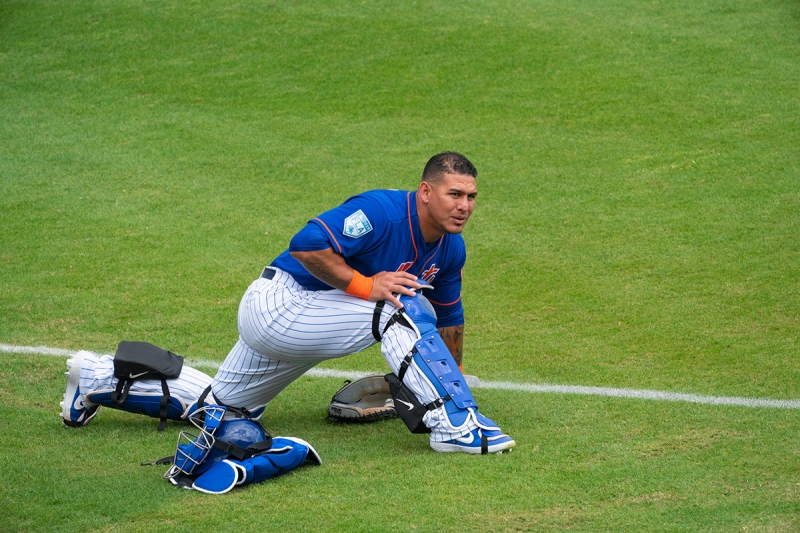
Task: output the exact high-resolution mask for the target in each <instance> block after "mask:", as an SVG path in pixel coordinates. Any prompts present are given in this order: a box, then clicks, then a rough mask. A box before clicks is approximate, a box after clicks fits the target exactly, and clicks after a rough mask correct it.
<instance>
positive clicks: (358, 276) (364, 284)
mask: <svg viewBox="0 0 800 533" xmlns="http://www.w3.org/2000/svg"><path fill="white" fill-rule="evenodd" d="M373 281H374V280H373V279H372V277H371V276H370V277H366V276H365V275H364V274H362V273H361V272H359V271H358V270H353V279H352V280H350V285H348V286H347V288H346V289H345V290H344V292H346V293H347V294H350V295H352V296H356V297H358V298H361V299H362V300H369V295H370V294H371V293H372V282H373Z"/></svg>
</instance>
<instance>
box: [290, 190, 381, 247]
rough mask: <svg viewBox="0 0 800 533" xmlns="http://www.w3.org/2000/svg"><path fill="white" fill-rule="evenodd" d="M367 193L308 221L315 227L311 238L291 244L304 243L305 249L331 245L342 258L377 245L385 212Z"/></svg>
mask: <svg viewBox="0 0 800 533" xmlns="http://www.w3.org/2000/svg"><path fill="white" fill-rule="evenodd" d="M367 195H368V193H365V194H363V195H358V196H353V197H352V198H350V199H348V200H347V201H346V202H345V203H343V204H342V205H340V206H338V207H335V208H333V209H331V210H329V211H326V212H324V213H322V214H321V215H319V216H318V217H315V218H313V219H311V220H309V221H308V224H309V225H313V226H315V228H314V230H315V231H311V232H309V236H310V237H312V238H310V239H309V240H308V241H300V240H299V241H298V242H297V243H293V244H292V246H293V247H294V246H298V248H297V249H301V248H299V247H300V246H304V248H303V249H305V250H321V249H325V248H327V247H331V248H333V251H334V252H336V253H338V254H340V255H342V256H343V257H344V258H348V257H353V256H356V255H359V254H362V253H364V252H366V251H369V250H371V249H373V248H375V247H376V246H379V245H380V243H381V242H382V240H383V236H384V231H385V229H386V214H385V212H384V211H383V209H382V208H381V205H380V202H379V201H376V200H375V199H371V198H368V196H367ZM301 233H302V232H301ZM299 235H300V234H298V235H297V236H295V238H298V237H299ZM323 237H324V238H323ZM293 241H295V239H293Z"/></svg>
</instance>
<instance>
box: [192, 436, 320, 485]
mask: <svg viewBox="0 0 800 533" xmlns="http://www.w3.org/2000/svg"><path fill="white" fill-rule="evenodd" d="M306 462H308V463H311V464H317V465H318V464H321V463H322V460H321V459H320V458H319V455H318V454H317V452H316V450H314V448H312V447H311V445H310V444H308V443H307V442H306V441H304V440H302V439H298V438H294V437H275V438H274V439H272V448H271V449H270V450H268V451H267V452H264V453H262V454H260V455H256V456H254V457H250V458H247V459H242V460H235V459H225V460H224V461H222V462H220V463H217V464H215V465H214V466H213V467H212V468H210V469H209V470H207V471H206V472H204V473H203V474H202V475H200V476H199V477H198V478H197V479H195V480H194V483H192V486H191V487H192V488H193V489H195V490H198V491H200V492H205V493H207V494H224V493H226V492H228V491H230V490H231V489H233V488H234V487H236V486H239V485H249V484H250V483H259V482H261V481H264V480H265V479H269V478H273V477H276V476H280V475H282V474H285V473H287V472H290V471H292V470H294V469H295V468H297V467H299V466H301V465H302V464H304V463H306Z"/></svg>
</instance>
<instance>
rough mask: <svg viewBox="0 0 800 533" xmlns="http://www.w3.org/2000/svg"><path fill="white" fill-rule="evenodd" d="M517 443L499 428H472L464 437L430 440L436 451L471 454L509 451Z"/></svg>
mask: <svg viewBox="0 0 800 533" xmlns="http://www.w3.org/2000/svg"><path fill="white" fill-rule="evenodd" d="M516 444H517V443H516V442H514V439H512V438H511V437H509V436H508V435H506V434H505V433H503V432H502V431H500V430H499V429H481V428H477V429H473V430H472V432H471V433H469V434H468V435H466V436H464V437H458V438H456V439H451V440H447V441H444V442H433V441H431V448H433V449H434V450H436V451H437V452H461V453H473V454H487V453H503V452H506V451H509V452H510V451H511V448H513V447H514V446H515V445H516Z"/></svg>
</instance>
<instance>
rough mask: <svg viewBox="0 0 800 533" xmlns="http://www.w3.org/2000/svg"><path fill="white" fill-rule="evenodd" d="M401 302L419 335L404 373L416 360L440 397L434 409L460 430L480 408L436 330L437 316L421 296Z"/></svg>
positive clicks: (406, 297) (402, 368) (407, 297)
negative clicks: (444, 413) (439, 409)
mask: <svg viewBox="0 0 800 533" xmlns="http://www.w3.org/2000/svg"><path fill="white" fill-rule="evenodd" d="M400 301H401V302H402V303H403V306H404V312H403V317H404V318H405V319H406V321H408V322H411V323H413V326H414V327H415V328H416V330H417V331H418V332H419V335H420V338H419V339H418V340H417V341H416V342H415V343H414V349H413V350H412V353H411V354H409V355H408V356H406V358H405V360H404V361H403V363H401V373H403V374H404V373H405V371H404V367H405V368H407V367H408V365H410V364H411V361H412V360H413V362H414V363H415V364H416V367H417V368H419V370H420V371H421V372H422V373H423V374H424V375H425V377H426V378H427V379H428V381H429V382H430V384H431V385H432V386H433V388H434V389H435V390H436V393H437V394H438V395H439V399H438V400H436V401H435V402H434V405H433V406H432V407H434V408H435V407H440V406H444V409H445V411H446V413H447V418H448V420H449V421H450V423H451V424H452V425H453V426H456V427H457V426H461V425H462V424H464V422H466V420H467V417H468V416H469V414H470V408H473V409H476V410H477V408H478V404H477V402H476V401H475V398H474V397H473V396H472V391H470V389H469V386H468V385H467V382H466V380H465V379H464V376H463V374H462V373H461V370H459V368H458V365H457V364H456V361H455V359H453V356H452V354H451V353H450V350H449V348H448V347H447V345H446V344H445V343H444V340H442V337H441V336H440V335H439V331H438V330H437V329H436V312H435V311H434V309H433V306H432V305H431V304H430V302H429V301H428V299H427V298H425V297H424V296H422V295H421V294H417V295H415V296H413V297H412V296H401V297H400Z"/></svg>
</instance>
